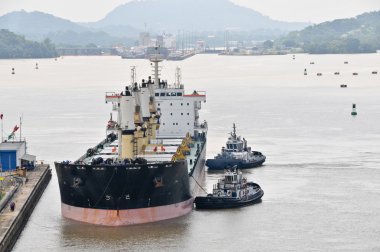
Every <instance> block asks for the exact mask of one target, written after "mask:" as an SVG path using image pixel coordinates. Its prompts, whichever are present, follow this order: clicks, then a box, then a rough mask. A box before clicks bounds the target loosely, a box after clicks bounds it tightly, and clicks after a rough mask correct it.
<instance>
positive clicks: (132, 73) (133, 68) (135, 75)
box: [131, 66, 137, 85]
mask: <svg viewBox="0 0 380 252" xmlns="http://www.w3.org/2000/svg"><path fill="white" fill-rule="evenodd" d="M136 78H137V74H136V66H131V85H133V84H135V82H136Z"/></svg>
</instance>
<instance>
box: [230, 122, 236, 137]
mask: <svg viewBox="0 0 380 252" xmlns="http://www.w3.org/2000/svg"><path fill="white" fill-rule="evenodd" d="M233 129H234V131H233V132H232V134H231V135H232V137H233V138H234V139H236V126H235V123H234V124H233Z"/></svg>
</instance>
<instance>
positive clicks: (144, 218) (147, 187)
mask: <svg viewBox="0 0 380 252" xmlns="http://www.w3.org/2000/svg"><path fill="white" fill-rule="evenodd" d="M150 61H151V65H152V66H153V78H151V77H149V78H148V79H147V80H144V79H143V80H142V81H141V82H140V83H138V82H137V81H136V74H135V73H136V72H135V69H134V68H132V73H131V85H129V86H126V87H125V89H124V90H123V91H122V92H107V93H106V96H105V101H106V103H110V104H112V112H111V118H110V120H109V121H108V123H107V131H106V132H107V134H106V138H105V139H104V140H103V141H101V142H100V143H99V144H97V145H96V146H95V147H93V148H90V149H88V150H87V152H86V153H85V154H84V155H83V156H82V157H80V158H79V159H78V160H76V161H74V162H70V161H62V162H55V168H56V171H57V176H58V182H59V189H60V195H61V211H62V215H63V216H64V217H66V218H69V219H73V220H76V221H81V222H86V223H91V224H96V225H105V226H124V225H132V224H141V223H148V222H155V221H161V220H165V219H171V218H176V217H179V216H183V215H185V214H188V213H189V212H190V211H191V210H192V209H193V201H194V197H195V196H196V194H197V193H198V192H199V191H200V190H201V188H200V185H199V180H201V179H202V177H204V166H205V153H206V141H207V123H206V121H203V122H202V123H201V122H200V118H199V111H200V110H201V107H202V103H203V102H206V92H205V91H193V92H191V93H189V94H187V93H185V89H184V85H183V84H182V81H181V71H180V69H179V68H177V69H176V75H175V76H176V80H175V83H174V84H171V85H169V84H168V82H167V81H163V80H161V79H160V67H159V63H160V62H161V61H162V58H159V57H158V56H157V55H156V56H155V57H153V58H152V59H150ZM113 114H115V116H116V115H117V119H116V120H113V116H112V115H113Z"/></svg>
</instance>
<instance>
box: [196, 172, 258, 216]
mask: <svg viewBox="0 0 380 252" xmlns="http://www.w3.org/2000/svg"><path fill="white" fill-rule="evenodd" d="M263 195H264V191H263V190H262V189H261V187H260V186H259V185H258V184H256V183H253V182H247V179H246V178H243V175H242V173H241V171H239V170H238V169H237V168H236V166H234V168H233V169H232V170H227V171H226V172H225V174H224V179H220V180H219V181H218V183H217V184H215V185H214V187H213V190H212V194H208V195H207V196H198V197H196V198H195V201H194V203H195V206H196V208H198V209H222V208H234V207H241V206H246V205H250V204H254V203H258V202H260V200H261V198H262V197H263Z"/></svg>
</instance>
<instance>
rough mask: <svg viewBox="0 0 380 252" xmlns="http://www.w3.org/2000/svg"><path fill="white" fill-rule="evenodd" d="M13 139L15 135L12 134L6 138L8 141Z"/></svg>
mask: <svg viewBox="0 0 380 252" xmlns="http://www.w3.org/2000/svg"><path fill="white" fill-rule="evenodd" d="M14 137H15V133H14V132H12V133H11V134H10V135H9V136H8V140H11V139H12V138H14Z"/></svg>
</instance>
